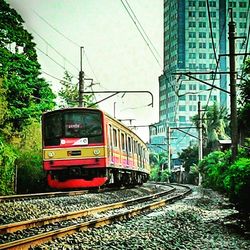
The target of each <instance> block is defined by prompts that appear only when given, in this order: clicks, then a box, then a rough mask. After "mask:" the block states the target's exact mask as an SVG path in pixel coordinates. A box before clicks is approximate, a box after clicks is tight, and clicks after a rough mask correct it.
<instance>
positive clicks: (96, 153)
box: [93, 149, 101, 155]
mask: <svg viewBox="0 0 250 250" xmlns="http://www.w3.org/2000/svg"><path fill="white" fill-rule="evenodd" d="M93 153H94V155H99V154H100V153H101V151H100V150H99V149H95V150H94V152H93Z"/></svg>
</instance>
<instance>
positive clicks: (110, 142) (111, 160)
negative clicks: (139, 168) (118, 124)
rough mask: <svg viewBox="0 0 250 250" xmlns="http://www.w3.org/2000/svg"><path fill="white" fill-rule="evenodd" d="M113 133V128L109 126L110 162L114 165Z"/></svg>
mask: <svg viewBox="0 0 250 250" xmlns="http://www.w3.org/2000/svg"><path fill="white" fill-rule="evenodd" d="M112 137H113V133H112V126H111V125H110V124H109V129H108V148H109V162H110V163H111V164H113V163H114V150H113V149H114V146H113V138H112Z"/></svg>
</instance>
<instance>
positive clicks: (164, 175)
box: [160, 169, 171, 182]
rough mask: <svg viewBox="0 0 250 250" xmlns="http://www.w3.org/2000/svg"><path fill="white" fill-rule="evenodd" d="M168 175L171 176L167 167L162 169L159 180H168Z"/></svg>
mask: <svg viewBox="0 0 250 250" xmlns="http://www.w3.org/2000/svg"><path fill="white" fill-rule="evenodd" d="M170 176H171V173H169V171H168V169H164V170H163V171H162V172H161V176H160V181H162V182H168V181H169V178H170Z"/></svg>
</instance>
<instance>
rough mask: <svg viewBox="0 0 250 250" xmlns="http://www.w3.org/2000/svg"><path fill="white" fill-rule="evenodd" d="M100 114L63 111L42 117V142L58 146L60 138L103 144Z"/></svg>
mask: <svg viewBox="0 0 250 250" xmlns="http://www.w3.org/2000/svg"><path fill="white" fill-rule="evenodd" d="M102 134H103V128H102V114H101V112H99V111H84V110H83V111H63V112H56V113H49V114H47V115H45V117H44V142H45V145H47V146H52V145H59V144H60V139H61V138H88V141H89V143H101V142H103V135H102Z"/></svg>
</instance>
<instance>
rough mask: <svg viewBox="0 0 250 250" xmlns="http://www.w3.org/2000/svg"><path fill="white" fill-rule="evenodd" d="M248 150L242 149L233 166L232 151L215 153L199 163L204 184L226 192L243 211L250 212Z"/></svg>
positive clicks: (249, 162)
mask: <svg viewBox="0 0 250 250" xmlns="http://www.w3.org/2000/svg"><path fill="white" fill-rule="evenodd" d="M248 154H249V152H248V151H247V149H244V148H240V149H239V154H238V157H239V158H238V159H237V160H236V161H235V162H234V163H233V164H232V162H231V151H226V152H220V151H215V152H213V153H210V154H209V155H208V156H206V157H205V158H204V159H203V160H202V161H201V162H200V163H199V171H200V173H201V174H202V181H203V182H202V184H203V186H205V187H209V188H212V189H214V190H217V191H220V192H225V193H226V194H227V195H228V196H229V198H230V200H231V201H232V202H234V203H235V204H236V205H237V207H238V208H239V209H241V210H245V211H250V209H249V206H248V201H249V198H250V197H249V196H250V195H249V190H250V159H249V158H247V157H248Z"/></svg>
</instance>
